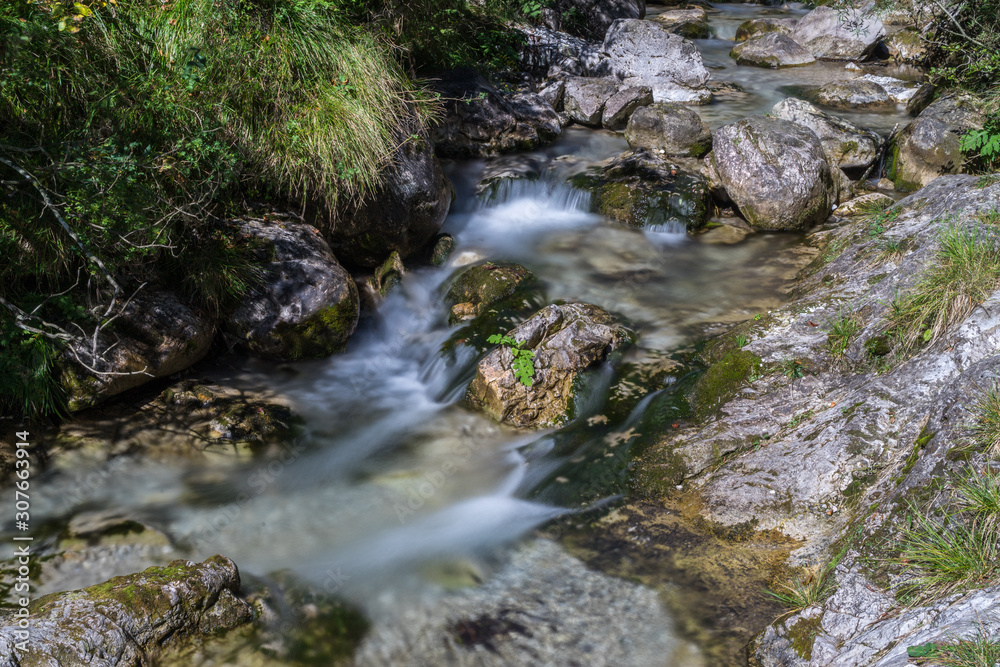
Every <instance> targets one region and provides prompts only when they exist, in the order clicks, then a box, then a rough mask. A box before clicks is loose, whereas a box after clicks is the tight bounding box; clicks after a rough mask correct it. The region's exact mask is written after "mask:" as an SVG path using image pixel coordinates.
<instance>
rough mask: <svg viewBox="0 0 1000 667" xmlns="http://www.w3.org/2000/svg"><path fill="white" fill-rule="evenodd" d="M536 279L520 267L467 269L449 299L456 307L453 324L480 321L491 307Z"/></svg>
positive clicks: (496, 265) (487, 265) (491, 265)
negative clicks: (479, 318) (480, 317)
mask: <svg viewBox="0 0 1000 667" xmlns="http://www.w3.org/2000/svg"><path fill="white" fill-rule="evenodd" d="M534 279H535V277H534V275H533V274H532V273H531V271H529V270H528V269H526V268H524V267H523V266H521V265H520V264H510V263H494V262H486V263H485V264H479V265H477V266H473V267H470V268H468V269H465V270H464V271H462V272H461V273H460V274H458V276H457V277H456V278H455V280H454V282H453V283H452V284H451V287H449V288H448V292H447V294H446V295H445V298H446V299H447V300H448V302H449V303H451V304H453V307H452V311H451V317H450V321H451V323H452V324H454V323H456V322H462V321H465V320H471V319H474V318H476V317H478V316H479V315H480V314H482V313H483V312H484V311H485V310H486V308H487V307H488V306H489V305H490V304H493V303H496V302H498V301H501V300H503V299H506V298H507V297H509V296H511V295H512V294H514V292H515V291H517V289H518V288H519V287H520V286H522V285H523V286H527V285H528V284H530V283H531V282H532V281H534Z"/></svg>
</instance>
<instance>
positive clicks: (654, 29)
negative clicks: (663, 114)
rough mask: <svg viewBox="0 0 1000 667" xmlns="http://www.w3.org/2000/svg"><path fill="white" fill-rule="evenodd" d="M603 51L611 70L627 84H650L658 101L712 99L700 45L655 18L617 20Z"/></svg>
mask: <svg viewBox="0 0 1000 667" xmlns="http://www.w3.org/2000/svg"><path fill="white" fill-rule="evenodd" d="M602 53H603V54H604V55H605V58H606V59H605V65H606V67H607V68H608V70H609V71H610V73H611V74H613V75H614V76H616V77H618V78H619V79H622V80H623V81H624V82H625V83H626V84H628V85H641V86H649V87H650V88H651V89H652V90H653V100H654V101H656V102H694V103H698V104H705V103H708V102H710V101H711V100H712V93H711V91H710V90H709V89H708V88H707V84H708V80H709V78H710V74H709V71H708V69H707V68H706V67H705V64H704V62H703V61H702V58H701V53H699V51H698V48H697V47H696V46H695V45H694V43H693V42H691V41H689V40H687V39H684V38H683V37H681V36H679V35H675V34H673V33H671V32H668V31H667V30H666V29H664V28H663V27H661V26H659V25H657V24H656V23H653V22H652V21H633V20H621V21H615V23H614V24H613V25H612V26H611V28H610V29H609V30H608V34H607V35H606V36H605V38H604V46H603V48H602Z"/></svg>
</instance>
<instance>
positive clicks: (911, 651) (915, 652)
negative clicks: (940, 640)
mask: <svg viewBox="0 0 1000 667" xmlns="http://www.w3.org/2000/svg"><path fill="white" fill-rule="evenodd" d="M937 650H938V647H937V644H920V645H919V646H907V647H906V655H907V657H910V658H930V657H933V656H934V654H935V653H937Z"/></svg>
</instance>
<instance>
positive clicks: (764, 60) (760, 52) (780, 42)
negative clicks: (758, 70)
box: [729, 32, 816, 67]
mask: <svg viewBox="0 0 1000 667" xmlns="http://www.w3.org/2000/svg"><path fill="white" fill-rule="evenodd" d="M729 55H730V56H731V57H732V58H733V59H734V60H735V61H736V64H737V65H756V66H758V67H795V66H797V65H808V64H810V63H814V62H816V58H814V57H813V55H812V54H811V53H809V51H807V50H806V49H804V48H803V47H802V46H800V45H799V44H798V42H796V41H794V40H793V39H792V38H791V37H789V36H788V35H786V34H783V33H780V32H769V33H766V34H762V35H757V36H755V37H750V38H749V39H747V40H746V41H744V42H742V43H740V44H737V45H736V46H735V47H733V50H732V51H730V53H729Z"/></svg>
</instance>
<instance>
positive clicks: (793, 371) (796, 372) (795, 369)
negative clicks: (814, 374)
mask: <svg viewBox="0 0 1000 667" xmlns="http://www.w3.org/2000/svg"><path fill="white" fill-rule="evenodd" d="M781 374H782V375H784V376H785V377H786V378H789V379H791V380H794V379H796V378H801V377H805V376H806V369H805V367H804V366H803V365H802V362H801V361H799V360H798V359H785V360H784V361H782V362H781Z"/></svg>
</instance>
